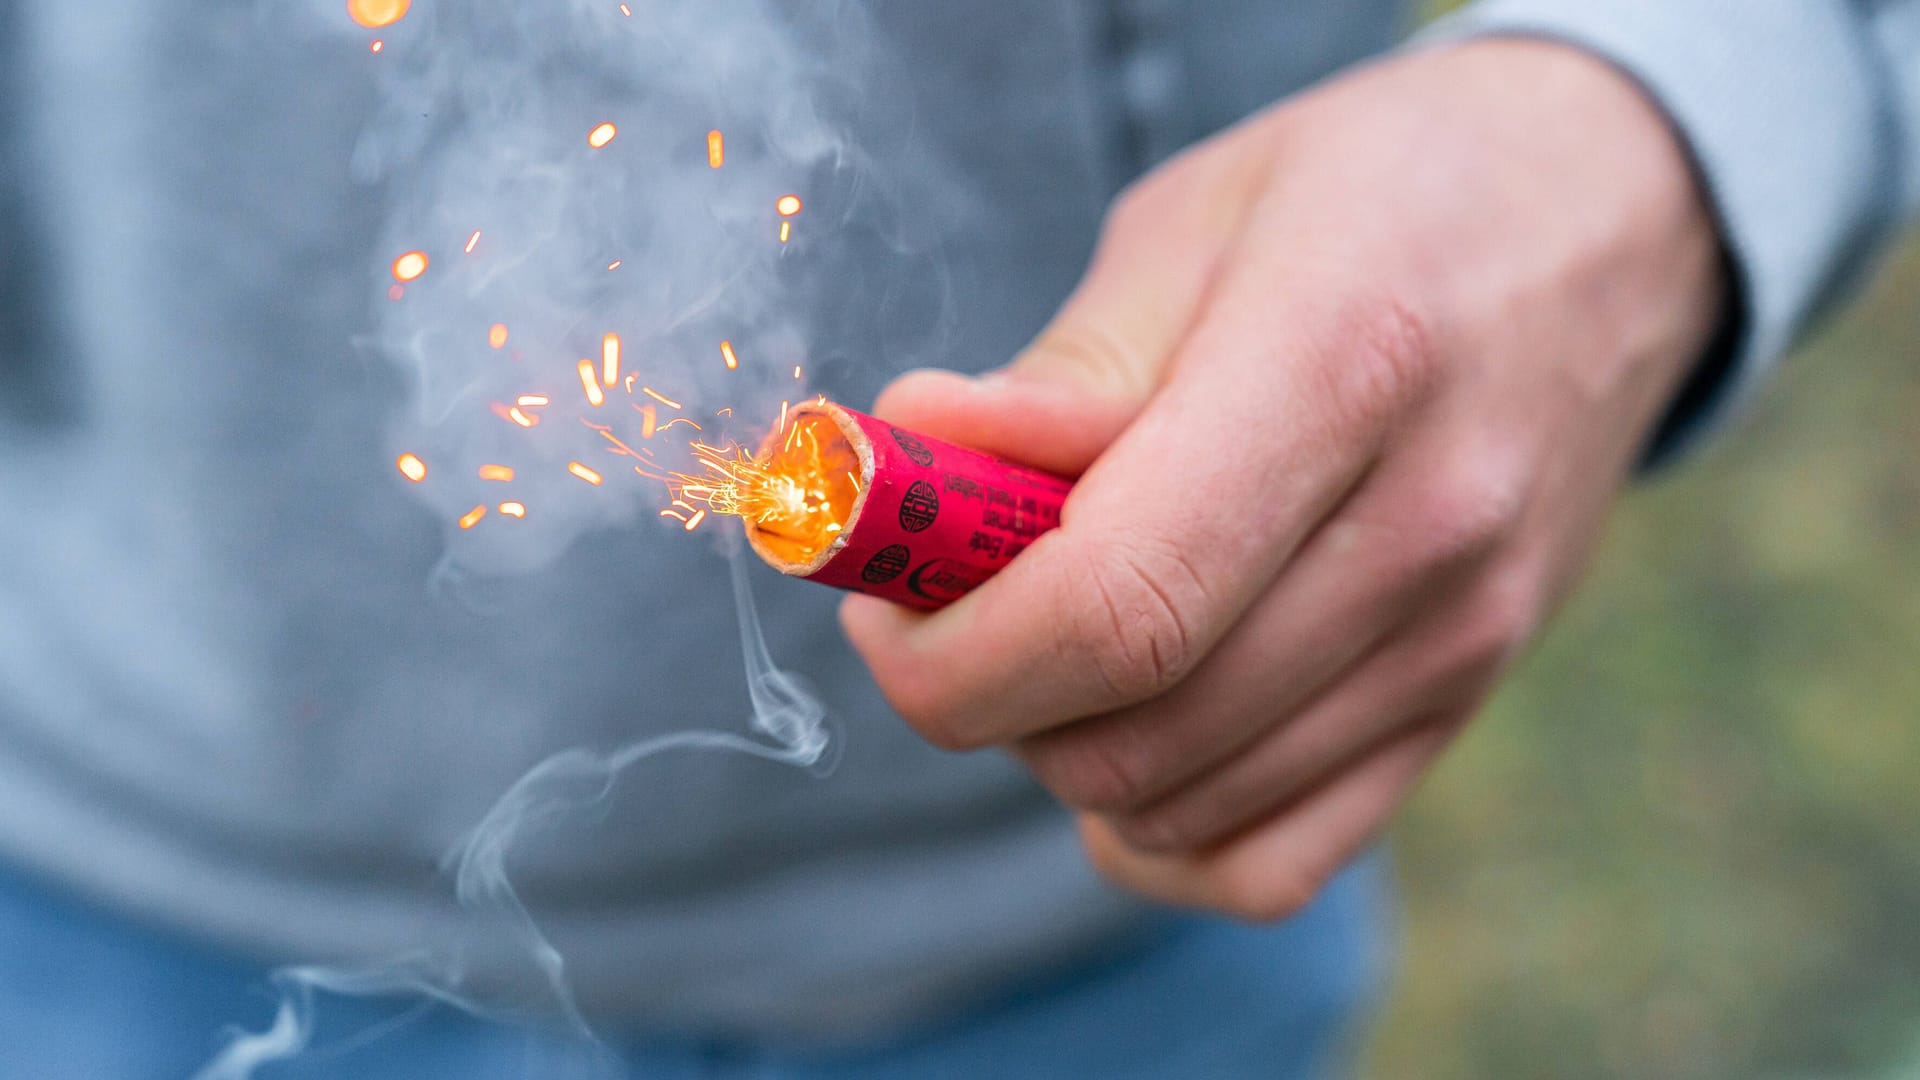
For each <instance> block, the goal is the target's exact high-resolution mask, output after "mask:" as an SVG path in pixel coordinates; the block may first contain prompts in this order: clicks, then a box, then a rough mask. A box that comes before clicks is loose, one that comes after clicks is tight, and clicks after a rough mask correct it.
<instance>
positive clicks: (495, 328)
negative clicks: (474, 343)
mask: <svg viewBox="0 0 1920 1080" xmlns="http://www.w3.org/2000/svg"><path fill="white" fill-rule="evenodd" d="M506 343H507V324H506V323H503V322H497V323H494V324H493V325H492V326H489V327H487V344H489V345H491V346H493V347H494V348H496V349H497V348H499V347H501V346H502V345H505V344H506Z"/></svg>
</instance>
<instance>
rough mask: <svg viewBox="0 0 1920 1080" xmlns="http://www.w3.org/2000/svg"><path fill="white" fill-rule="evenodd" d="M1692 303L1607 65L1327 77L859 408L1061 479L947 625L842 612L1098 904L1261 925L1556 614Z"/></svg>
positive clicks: (1413, 64) (1697, 343)
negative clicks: (1039, 531) (928, 365)
mask: <svg viewBox="0 0 1920 1080" xmlns="http://www.w3.org/2000/svg"><path fill="white" fill-rule="evenodd" d="M1721 279H1722V273H1721V270H1720V259H1719V246H1718V242H1717V238H1716V236H1715V233H1714V228H1713V225H1712V222H1711V220H1710V217H1709V214H1708V211H1707V210H1706V208H1705V206H1704V204H1703V201H1702V198H1701V195H1700V193H1699V191H1698V190H1697V188H1696V185H1695V182H1694V180H1693V177H1692V174H1691V171H1690V169H1689V167H1688V163H1687V161H1686V158H1685V155H1684V153H1683V151H1682V150H1681V149H1680V147H1679V145H1678V143H1677V142H1676V139H1675V137H1674V135H1673V134H1672V132H1671V131H1670V130H1669V129H1668V128H1667V126H1666V124H1665V123H1664V122H1663V120H1662V118H1661V117H1660V115H1659V114H1658V112H1657V111H1656V110H1655V108H1654V107H1653V106H1652V105H1651V104H1650V103H1649V102H1648V101H1647V100H1646V99H1645V98H1644V97H1643V96H1642V94H1641V92H1640V91H1639V90H1638V88H1637V87H1635V86H1634V85H1633V84H1632V83H1631V82H1630V81H1628V80H1627V79H1626V78H1625V77H1624V76H1622V75H1621V74H1619V73H1618V72H1616V71H1615V70H1613V69H1612V68H1610V67H1608V66H1606V65H1605V64H1603V63H1601V62H1599V61H1597V60H1595V59H1593V58H1591V57H1589V56H1587V55H1585V54H1583V53H1580V52H1577V51H1574V50H1571V49H1568V48H1565V47H1562V46H1558V45H1553V44H1548V43H1544V42H1533V41H1519V40H1501V41H1483V42H1475V43H1471V44H1465V45H1459V46H1454V47H1449V48H1444V49H1440V50H1435V51H1431V52H1426V53H1415V54H1410V55H1405V56H1401V57H1398V58H1395V59H1392V60H1390V61H1387V62H1384V63H1381V64H1379V65H1376V66H1373V67H1369V68H1365V69H1361V70H1359V71H1357V72H1355V73H1353V74H1349V75H1347V76H1345V77H1342V78H1340V79H1338V80H1335V81H1333V82H1331V83H1329V84H1327V85H1326V86H1324V87H1323V88H1321V89H1319V90H1316V91H1314V92H1312V93H1310V94H1307V95H1305V96H1302V97H1300V98H1298V99H1295V100H1294V101H1292V102H1289V103H1286V104H1283V105H1281V106H1278V107H1276V108H1274V109H1272V110H1270V111H1268V112H1266V113H1264V114H1262V115H1260V116H1258V117H1255V118H1253V119H1251V120H1249V121H1247V122H1246V123H1244V124H1242V125H1240V126H1239V127H1237V128H1235V129H1233V130H1231V131H1228V132H1226V133H1224V134H1222V135H1220V136H1218V137H1216V138H1215V139H1213V140H1211V141H1209V142H1207V143H1205V144H1203V145H1201V146H1199V147H1197V148H1195V149H1194V150H1193V151H1191V152H1189V153H1188V154H1186V155H1184V156H1183V157H1181V158H1179V159H1177V160H1175V161H1173V162H1171V163H1169V164H1168V165H1166V166H1164V167H1162V168H1161V169H1159V170H1157V171H1156V172H1154V173H1153V174H1152V175H1150V176H1149V177H1147V178H1146V179H1144V180H1143V181H1141V182H1140V183H1139V184H1138V185H1136V186H1135V187H1134V188H1133V189H1131V190H1130V191H1129V192H1127V193H1126V194H1125V196H1123V197H1122V198H1121V199H1120V200H1119V202H1118V203H1117V204H1116V205H1115V207H1114V209H1113V211H1112V213H1111V215H1110V218H1109V221H1108V223H1107V226H1106V229H1105V231H1104V233H1103V237H1102V240H1101V244H1100V247H1099V250H1098V253H1097V254H1096V256H1095V258H1094V261H1093V265H1092V267H1091V268H1090V270H1089V272H1088V274H1087V276H1086V279H1085V280H1084V281H1083V283H1082V284H1081V287H1080V288H1079V290H1078V291H1077V292H1076V293H1075V294H1074V296H1073V297H1072V299H1071V300H1070V301H1069V302H1068V303H1067V305H1066V306H1065V307H1064V308H1063V309H1062V311H1061V312H1060V314H1059V315H1058V317H1057V318H1056V319H1055V320H1054V322H1053V323H1052V324H1051V325H1050V326H1049V327H1048V329H1047V330H1046V331H1045V332H1044V333H1043V334H1042V335H1041V336H1040V338H1039V339H1038V340H1037V341H1036V342H1035V344H1034V345H1033V346H1032V347H1031V348H1030V349H1029V350H1028V351H1027V352H1026V353H1024V354H1023V355H1022V356H1021V357H1020V358H1019V359H1018V360H1016V361H1015V362H1014V363H1013V365H1012V366H1011V367H1009V368H1007V369H1005V370H1003V371H1001V372H997V373H994V374H992V375H988V376H985V377H983V378H980V379H977V380H976V379H967V378H963V377H961V376H957V375H952V374H948V373H940V372H921V373H915V374H911V375H908V376H906V377H904V378H902V379H901V380H900V381H899V382H897V383H896V384H895V385H894V386H892V387H891V388H889V390H888V391H887V393H886V394H885V395H883V396H882V398H881V400H880V402H879V403H878V405H877V406H876V409H875V411H876V412H877V413H879V414H880V415H883V416H885V417H887V418H889V419H891V420H893V421H894V422H896V423H900V424H903V425H906V426H909V427H912V428H915V429H918V430H921V431H924V432H926V433H928V434H930V435H934V436H937V437H939V438H943V439H948V440H951V441H953V442H957V443H961V444H964V445H969V446H973V447H977V448H979V449H982V450H986V451H989V452H993V453H998V454H1002V455H1005V456H1007V457H1010V458H1013V459H1016V460H1019V461H1023V462H1026V463H1029V464H1032V465H1035V466H1038V467H1041V468H1044V469H1049V470H1052V471H1055V472H1058V473H1061V474H1064V475H1069V476H1075V475H1078V476H1081V479H1080V482H1079V484H1078V486H1077V487H1076V488H1075V490H1074V493H1073V495H1072V497H1071V499H1070V500H1069V501H1068V503H1067V506H1066V509H1065V513H1064V516H1063V520H1062V524H1061V527H1060V528H1059V529H1058V530H1056V531H1054V532H1052V533H1049V534H1047V535H1045V536H1043V537H1041V538H1040V539H1039V540H1038V541H1037V542H1036V543H1034V544H1033V545H1032V547H1030V548H1029V549H1028V550H1027V551H1026V552H1025V553H1023V554H1022V555H1021V557H1020V558H1019V559H1017V560H1015V561H1014V562H1013V563H1012V564H1011V565H1009V566H1008V568H1007V569H1006V570H1005V571H1003V572H1002V573H1000V574H999V575H998V576H997V577H995V578H993V579H992V580H990V581H989V582H987V583H986V584H985V585H983V586H981V587H980V588H979V589H977V590H975V591H974V592H973V593H972V594H971V595H969V596H967V597H966V598H964V599H962V600H960V601H959V602H957V603H955V604H953V605H951V606H950V607H948V608H946V609H945V610H943V611H941V612H938V613H934V614H923V613H917V612H913V611H908V610H906V609H903V608H897V607H894V606H891V605H889V604H886V603H883V602H880V601H876V600H873V599H871V598H867V597H858V596H856V597H852V598H850V599H848V600H847V601H846V604H845V606H844V607H843V608H842V612H841V614H842V621H843V623H844V625H845V628H846V631H847V633H848V636H849V637H850V638H851V639H852V641H853V644H854V645H855V647H856V648H858V649H859V651H860V652H861V654H862V655H863V656H864V657H865V659H866V661H867V664H868V665H869V667H870V668H871V669H872V671H873V675H874V678H875V679H876V680H878V683H879V685H880V687H881V689H882V690H883V691H884V692H885V693H886V695H887V697H888V699H889V700H890V701H891V702H892V703H893V704H894V706H895V707H896V708H897V709H898V710H899V712H900V714H901V715H902V716H903V717H904V718H905V719H906V720H907V721H908V723H910V724H911V725H913V727H915V728H916V729H917V730H918V731H920V732H921V733H922V734H923V735H924V736H925V737H926V738H927V739H929V740H930V741H932V742H934V743H935V744H937V745H939V746H942V747H946V748H949V749H956V750H959V749H976V748H982V747H987V746H1005V747H1008V748H1009V749H1011V750H1012V751H1013V752H1014V753H1015V754H1017V755H1019V756H1020V757H1021V758H1022V759H1023V760H1024V761H1025V762H1026V763H1027V764H1028V766H1029V767H1030V768H1031V769H1032V770H1033V772H1034V773H1035V775H1036V776H1037V777H1038V778H1039V779H1040V781H1041V782H1042V783H1044V784H1045V785H1046V786H1047V787H1048V788H1050V789H1051V790H1052V791H1053V792H1054V793H1055V794H1056V795H1058V796H1059V797H1060V798H1061V799H1062V800H1063V801H1065V802H1066V803H1067V804H1068V805H1070V806H1072V807H1075V808H1077V809H1078V810H1080V811H1081V825H1082V836H1083V839H1084V841H1085V844H1086V847H1087V850H1088V852H1089V854H1090V856H1091V857H1092V859H1093V860H1094V862H1095V863H1096V865H1098V866H1099V867H1100V868H1101V869H1102V870H1103V871H1104V872H1105V873H1106V874H1108V875H1109V876H1110V877H1112V878H1113V879H1114V880H1116V881H1118V882H1119V883H1121V884H1123V885H1125V886H1128V887H1131V888H1133V889H1135V890H1137V891H1139V892H1141V893H1144V894H1146V895H1148V896H1151V897H1155V898H1158V899H1161V900H1164V901H1167V902H1170V903H1178V904H1187V905H1195V906H1201V907H1208V908H1214V909H1217V910H1221V911H1225V912H1229V913H1234V914H1238V915H1242V916H1245V917H1251V918H1273V917H1279V916H1281V915H1284V914H1286V913H1288V912H1290V911H1292V910H1294V909H1295V908H1297V907H1298V906H1300V905H1301V904H1303V903H1305V902H1306V900H1307V899H1309V898H1310V897H1311V896H1312V895H1313V894H1314V893H1315V891H1316V890H1317V889H1318V887H1319V886H1320V884H1321V883H1322V882H1324V881H1325V880H1326V879H1327V877H1328V876H1330V875H1331V874H1332V873H1333V872H1334V871H1335V870H1337V869H1338V868H1339V867H1340V866H1341V865H1342V864H1344V863H1345V862H1346V861H1347V860H1348V859H1349V858H1350V857H1352V856H1353V855H1354V854H1355V853H1356V852H1357V851H1359V850H1360V849H1361V848H1362V847H1364V846H1365V845H1366V844H1367V843H1368V842H1369V841H1370V839H1371V838H1372V837H1373V836H1374V835H1375V834H1376V833H1377V832H1378V831H1379V829H1380V828H1381V827H1382V826H1383V824H1384V823H1385V822H1386V820H1387V818H1388V817H1389V816H1390V815H1391V813H1392V812H1393V811H1394V809H1395V808H1396V807H1397V806H1398V805H1399V803H1400V802H1401V801H1402V800H1403V799H1404V797H1405V796H1406V794H1407V793H1408V792H1409V790H1410V789H1411V787H1412V786H1413V784H1414V783H1415V781H1416V780H1417V778H1418V777H1419V776H1420V775H1421V773H1422V772H1423V771H1424V770H1425V769H1426V767H1427V766H1428V765H1429V764H1430V763H1431V762H1432V761H1433V759H1434V757H1435V756H1436V755H1437V754H1439V753H1440V751H1441V750H1442V749H1443V747H1444V746H1445V745H1446V744H1447V742H1448V741H1449V740H1450V739H1451V737H1452V736H1453V735H1454V734H1455V733H1456V732H1457V731H1458V730H1459V729H1460V727H1461V726H1462V725H1463V724H1464V723H1465V722H1466V721H1467V720H1468V719H1469V718H1470V717H1471V716H1472V715H1473V713H1474V712H1475V711H1476V710H1477V708H1478V707H1479V706H1480V704H1481V703H1482V701H1483V700H1484V698H1485V697H1486V695H1487V694H1488V693H1489V691H1490V690H1491V688H1492V687H1493V686H1494V684H1495V682H1496V681H1497V679H1498V677H1499V676H1500V675H1501V674H1502V672H1503V671H1504V670H1505V668H1506V667H1507V665H1508V664H1509V663H1510V662H1511V660H1512V659H1513V657H1514V656H1515V653H1516V651H1517V650H1518V649H1519V648H1520V647H1521V646H1522V645H1523V644H1524V643H1525V642H1527V641H1528V640H1529V638H1530V637H1531V636H1532V635H1533V633H1534V632H1535V630H1536V629H1537V628H1538V626H1539V625H1540V623H1541V621H1542V619H1543V618H1544V617H1545V616H1546V615H1547V614H1548V613H1549V612H1550V611H1551V610H1552V609H1553V608H1554V607H1555V606H1556V604H1557V603H1558V602H1559V601H1560V600H1561V599H1562V598H1563V597H1564V596H1565V594H1566V593H1567V592H1568V591H1569V589H1570V588H1571V586H1572V584H1573V582H1574V581H1575V579H1576V577H1577V575H1578V573H1579V572H1580V570H1581V569H1582V567H1583V565H1584V563H1585V562H1586V560H1587V556H1588V552H1589V549H1590V548H1591V546H1592V545H1593V543H1594V541H1595V538H1596V536H1597V534H1598V533H1599V531H1600V528H1601V525H1602V523H1603V521H1604V518H1605V516H1606V513H1607V511H1608V509H1609V507H1610V506H1611V504H1612V502H1613V501H1614V498H1615V496H1616V493H1617V492H1618V490H1619V488H1620V486H1621V484H1622V483H1623V479H1624V477H1625V475H1626V473H1627V471H1628V469H1629V468H1630V466H1631V464H1632V462H1633V461H1634V459H1635V456H1636V454H1637V453H1638V452H1639V451H1640V449H1641V447H1642V445H1643V443H1644V442H1645V440H1646V438H1647V437H1648V434H1649V431H1650V428H1651V427H1652V425H1653V423H1654V422H1655V421H1656V419H1657V418H1658V415H1659V413H1660V411H1661V410H1662V408H1663V407H1664V405H1665V404H1666V403H1667V402H1668V401H1669V399H1670V398H1671V397H1672V395H1673V394H1674V392H1675V391H1676V389H1677V387H1678V385H1679V383H1680V381H1681V379H1682V377H1683V375H1684V374H1685V372H1686V370H1687V368H1688V366H1689V363H1690V361H1692V360H1694V359H1695V358H1696V357H1697V356H1698V355H1699V353H1700V352H1701V350H1702V349H1703V348H1704V346H1705V343H1706V341H1707V339H1708V337H1709V335H1710V333H1711V331H1712V328H1713V327H1714V326H1715V325H1716V323H1717V321H1718V318H1719V315H1720V311H1721V306H1722V303H1723V292H1724V288H1725V283H1724V282H1723V281H1722V280H1721Z"/></svg>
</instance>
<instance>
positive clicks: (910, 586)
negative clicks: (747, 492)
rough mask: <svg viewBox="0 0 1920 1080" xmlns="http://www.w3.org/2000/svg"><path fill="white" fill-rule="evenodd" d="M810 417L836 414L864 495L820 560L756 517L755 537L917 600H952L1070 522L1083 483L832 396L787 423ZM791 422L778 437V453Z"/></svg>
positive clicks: (815, 575)
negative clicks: (1065, 512)
mask: <svg viewBox="0 0 1920 1080" xmlns="http://www.w3.org/2000/svg"><path fill="white" fill-rule="evenodd" d="M810 416H811V417H824V418H825V419H827V420H830V421H831V422H832V423H833V425H834V427H836V428H837V429H838V431H839V435H840V437H841V438H843V439H844V440H845V441H846V448H845V449H846V450H848V451H850V452H851V455H852V457H853V459H857V461H858V474H859V477H860V484H859V493H858V495H857V496H856V498H855V499H854V502H853V508H852V510H851V511H850V512H849V514H848V516H847V521H846V524H845V525H844V527H843V528H842V531H841V532H840V534H839V536H838V538H836V539H835V540H834V541H833V542H832V544H830V545H829V546H828V547H827V548H826V549H825V550H823V551H821V552H819V553H818V554H816V555H813V556H812V557H810V558H805V557H802V558H796V557H794V555H793V553H792V552H791V551H790V550H783V548H784V545H783V544H782V542H781V540H780V538H779V537H777V536H774V535H771V534H768V533H765V532H763V531H762V530H761V529H759V528H758V527H756V526H755V525H754V524H753V523H752V522H748V523H747V541H748V543H749V544H751V545H752V546H753V549H754V551H755V552H757V553H758V554H759V555H760V557H761V558H763V559H765V560H766V561H767V562H768V563H769V564H770V565H772V566H773V567H774V569H776V570H779V571H780V572H781V573H784V574H790V575H792V576H794V577H802V578H806V579H807V580H808V581H817V582H820V583H821V584H822V585H831V586H833V587H835V588H838V589H852V590H854V591H856V592H863V593H866V594H867V595H869V596H878V597H881V598H882V599H886V600H892V601H894V602H895V603H900V604H906V605H909V606H911V607H917V608H938V607H944V606H945V605H947V604H950V603H952V602H953V601H955V600H958V599H959V598H960V597H962V596H965V595H966V594H967V593H968V592H971V591H972V590H973V589H974V587H975V586H977V585H979V584H980V583H981V582H983V581H985V580H987V579H988V578H990V577H992V576H993V575H994V574H997V573H999V572H1000V570H1001V568H1002V567H1004V566H1006V565H1007V563H1008V562H1009V561H1011V560H1012V559H1013V557H1014V556H1015V555H1018V554H1020V552H1021V551H1023V550H1025V549H1026V546H1027V545H1028V544H1030V543H1032V542H1033V540H1034V538H1035V537H1037V536H1039V535H1040V534H1041V533H1044V532H1046V531H1047V530H1049V529H1052V528H1054V527H1056V526H1058V525H1059V524H1060V507H1061V504H1062V503H1064V502H1066V499H1067V492H1068V491H1070V490H1071V489H1072V486H1073V485H1072V484H1070V483H1068V482H1067V481H1065V480H1062V479H1060V478H1059V477H1057V476H1051V475H1049V474H1047V473H1043V472H1038V471H1036V470H1033V469H1028V468H1023V467H1022V466H1019V465H1014V464H1011V463H1009V462H1006V461H1002V460H1000V459H999V458H996V457H992V456H990V455H987V454H983V453H980V452H979V451H977V450H968V449H967V448H965V447H962V446H954V445H953V444H951V443H944V442H941V441H939V440H937V439H929V438H927V437H925V436H922V435H916V434H914V433H913V432H910V431H904V430H902V429H900V428H897V427H894V426H893V425H891V424H888V423H886V422H885V421H883V420H876V419H874V418H873V417H871V416H868V415H866V414H864V413H858V412H854V411H853V410H852V409H847V408H842V407H841V406H839V405H835V404H832V403H831V402H827V403H811V402H810V403H808V404H805V405H801V406H799V407H798V408H796V409H794V410H793V411H792V413H791V414H790V415H789V416H788V418H787V424H788V425H790V426H791V425H797V424H800V423H803V422H806V420H807V418H808V417H810ZM786 430H787V429H786V428H783V429H781V430H780V431H776V432H774V433H773V434H772V435H769V436H768V438H767V450H768V452H772V451H773V450H774V449H776V448H777V447H779V446H780V445H781V443H782V442H783V440H784V432H785V431H786ZM834 449H835V451H836V452H837V451H839V450H840V449H841V448H839V447H838V446H836V447H835V448H834Z"/></svg>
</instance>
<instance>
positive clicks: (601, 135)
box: [587, 123, 620, 150]
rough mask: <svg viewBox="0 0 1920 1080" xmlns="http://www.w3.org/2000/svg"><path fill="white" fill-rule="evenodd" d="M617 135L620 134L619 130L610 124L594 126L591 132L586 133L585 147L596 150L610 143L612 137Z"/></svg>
mask: <svg viewBox="0 0 1920 1080" xmlns="http://www.w3.org/2000/svg"><path fill="white" fill-rule="evenodd" d="M618 134H620V129H619V128H617V127H614V126H613V125H612V124H606V123H602V124H596V125H594V128H593V130H592V131H589V132H587V145H588V146H591V147H593V148H594V149H595V150H598V149H600V148H601V147H603V146H605V145H607V144H608V143H610V142H612V141H613V137H614V136H615V135H618Z"/></svg>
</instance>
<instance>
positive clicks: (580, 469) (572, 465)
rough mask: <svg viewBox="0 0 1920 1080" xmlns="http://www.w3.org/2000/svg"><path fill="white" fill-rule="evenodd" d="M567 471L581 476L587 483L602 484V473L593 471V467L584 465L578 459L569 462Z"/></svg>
mask: <svg viewBox="0 0 1920 1080" xmlns="http://www.w3.org/2000/svg"><path fill="white" fill-rule="evenodd" d="M567 471H568V472H570V473H572V474H573V475H575V476H577V477H579V478H580V479H582V480H585V481H586V482H587V483H589V484H592V485H593V486H594V487H599V486H600V481H601V477H600V474H599V473H597V472H595V471H593V470H592V469H589V468H587V467H586V466H585V465H582V464H580V463H579V462H577V461H569V462H567Z"/></svg>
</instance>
